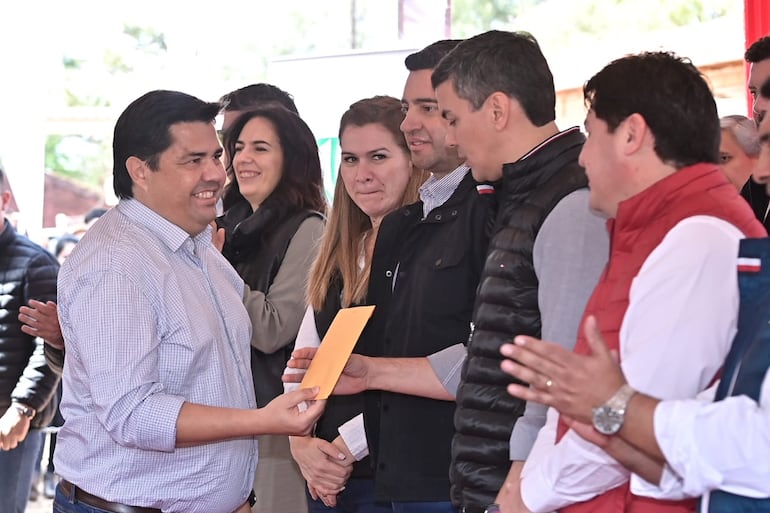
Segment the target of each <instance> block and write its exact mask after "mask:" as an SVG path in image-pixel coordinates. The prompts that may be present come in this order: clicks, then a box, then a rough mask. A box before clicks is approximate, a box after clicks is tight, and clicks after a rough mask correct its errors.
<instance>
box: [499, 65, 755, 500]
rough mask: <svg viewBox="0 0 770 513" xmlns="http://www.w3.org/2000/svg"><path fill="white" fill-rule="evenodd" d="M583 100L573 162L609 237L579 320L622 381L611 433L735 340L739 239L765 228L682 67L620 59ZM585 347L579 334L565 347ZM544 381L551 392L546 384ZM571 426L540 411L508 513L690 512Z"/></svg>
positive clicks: (601, 424) (716, 362)
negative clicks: (642, 397)
mask: <svg viewBox="0 0 770 513" xmlns="http://www.w3.org/2000/svg"><path fill="white" fill-rule="evenodd" d="M584 96H585V99H586V102H587V105H588V107H589V110H588V115H587V117H586V122H585V128H586V131H587V133H588V137H587V141H586V143H585V145H584V147H583V150H582V153H581V155H580V162H581V164H582V165H583V166H584V167H585V168H586V173H587V175H588V178H589V184H590V189H591V196H590V203H591V206H592V208H594V209H595V210H597V211H599V212H601V213H603V214H604V215H606V216H607V217H608V218H609V221H608V230H609V233H610V237H611V246H610V248H611V249H610V258H609V261H608V264H607V267H606V268H605V270H604V272H603V274H602V276H601V278H600V280H599V283H598V284H597V286H596V289H595V290H594V293H593V295H592V296H591V299H589V302H588V304H587V306H586V310H585V314H584V317H586V318H587V317H588V316H593V317H594V318H595V319H596V322H597V324H598V328H599V330H600V332H601V335H602V336H603V337H604V340H605V341H606V342H607V345H608V346H609V348H610V349H612V350H614V351H616V352H617V354H618V356H619V359H620V366H621V367H622V369H623V372H624V374H625V376H626V377H627V380H628V384H629V385H630V386H624V387H620V388H619V389H618V390H617V392H616V393H615V394H614V395H612V397H609V398H608V399H607V401H606V403H605V404H603V406H602V407H601V408H598V409H597V414H596V415H595V416H594V418H593V422H594V426H595V427H596V429H598V430H599V431H601V432H602V433H604V434H606V435H611V434H614V433H616V432H617V431H618V430H619V428H620V426H621V425H622V418H623V412H624V411H625V408H626V406H627V403H628V400H629V398H630V397H631V396H632V395H633V394H634V391H640V392H643V393H645V394H649V395H651V396H654V397H661V398H665V399H677V398H685V397H693V396H695V395H696V394H697V393H699V392H700V391H702V390H704V389H705V388H707V387H708V385H709V384H710V383H711V382H713V380H714V379H715V377H716V374H717V372H718V371H719V369H720V367H721V365H722V362H723V360H724V357H725V355H726V354H727V351H728V349H729V344H730V341H731V340H732V338H733V336H734V335H735V333H736V321H737V313H738V298H739V290H738V281H737V277H736V273H735V256H736V255H737V254H738V246H739V243H740V241H741V239H743V238H744V237H760V236H764V235H765V230H764V229H763V227H762V226H761V224H760V223H759V222H758V221H757V220H756V218H755V217H754V214H753V212H752V211H751V209H750V207H749V206H748V205H747V204H746V202H745V201H743V200H742V199H741V197H740V196H739V195H738V193H737V191H736V190H735V189H734V188H731V187H730V186H729V183H728V182H727V180H726V178H724V176H723V175H722V174H720V172H719V170H718V168H717V167H716V165H715V163H716V162H717V161H718V157H719V152H718V146H719V137H720V133H719V130H720V129H719V119H718V115H717V110H716V105H715V103H714V98H713V96H712V94H711V91H710V90H709V87H708V85H707V83H706V82H705V80H704V79H703V77H702V75H701V74H700V72H699V71H698V70H697V69H696V68H695V67H694V66H693V65H692V64H691V63H690V62H689V61H686V60H683V59H680V58H678V57H676V56H674V55H672V54H670V53H664V52H655V53H643V54H639V55H633V56H628V57H624V58H621V59H618V60H616V61H614V62H612V63H610V64H609V65H607V66H606V67H605V68H604V69H603V70H602V71H600V72H599V73H598V74H596V75H595V76H594V77H593V78H591V79H590V80H589V81H588V82H587V83H586V85H585V87H584ZM588 351H589V348H588V344H587V341H586V339H585V337H583V336H581V335H579V336H578V341H577V345H576V347H575V352H576V353H578V354H584V353H587V352H588ZM565 372H566V373H567V374H569V373H570V372H571V369H570V368H568V369H567V370H566V371H565ZM576 372H577V371H576ZM542 386H545V387H546V388H557V387H561V386H562V385H561V384H560V383H559V382H558V381H557V380H556V378H555V377H550V376H548V377H547V378H546V379H545V380H544V381H543V383H542ZM568 426H569V424H568V421H567V420H566V419H565V418H560V417H559V415H558V413H557V412H556V411H555V410H553V409H551V410H550V411H549V414H548V420H547V421H546V425H545V426H544V427H543V429H541V431H540V433H539V434H538V438H537V441H536V442H535V446H534V447H533V449H532V452H531V453H530V456H529V459H528V460H527V462H526V464H525V465H524V469H523V470H522V473H521V479H520V482H519V483H506V485H505V486H509V487H513V488H515V487H516V486H517V485H520V496H521V502H520V503H518V504H514V505H513V508H511V509H510V510H511V511H515V510H516V507H517V506H518V507H519V509H522V508H528V509H529V510H531V511H533V512H543V513H545V512H549V511H554V510H560V511H562V512H582V511H586V512H587V511H591V512H600V513H603V512H625V511H628V512H634V513H639V512H641V513H644V512H680V511H681V512H684V511H692V510H694V507H695V504H694V501H692V500H690V501H670V500H667V499H664V497H666V494H665V493H664V491H661V490H660V489H658V487H657V485H656V484H653V483H650V482H648V481H646V480H644V479H642V478H640V477H638V476H637V475H632V474H631V472H630V471H629V470H628V469H627V468H626V467H624V466H623V465H622V464H621V463H619V462H618V461H616V460H615V459H613V458H612V457H611V456H610V455H609V454H607V453H606V452H605V451H604V450H602V448H601V447H599V446H597V445H595V444H593V443H591V442H589V441H587V440H585V439H584V438H582V437H581V436H580V435H579V434H578V433H576V432H575V431H573V430H570V429H569V427H568ZM650 463H651V462H649V461H646V460H645V461H641V462H639V464H640V465H641V466H642V467H644V468H647V467H648V465H649V464H650ZM643 475H645V474H643ZM648 477H650V476H649V475H648ZM504 506H507V505H504ZM503 510H504V511H508V510H507V509H505V507H504V508H503Z"/></svg>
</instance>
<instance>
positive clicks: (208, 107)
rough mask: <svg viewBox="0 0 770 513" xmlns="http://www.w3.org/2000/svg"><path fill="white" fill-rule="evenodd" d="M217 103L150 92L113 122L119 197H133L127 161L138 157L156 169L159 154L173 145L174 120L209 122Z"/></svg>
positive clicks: (115, 184)
mask: <svg viewBox="0 0 770 513" xmlns="http://www.w3.org/2000/svg"><path fill="white" fill-rule="evenodd" d="M221 107H222V106H221V104H220V103H209V102H204V101H203V100H199V99H198V98H196V97H194V96H191V95H189V94H185V93H180V92H178V91H164V90H157V91H150V92H149V93H146V94H144V95H143V96H141V97H139V98H137V99H136V100H134V101H133V102H131V104H130V105H129V106H128V107H126V110H124V111H123V113H122V114H121V115H120V117H119V118H118V121H117V122H116V123H115V133H114V135H113V139H112V155H113V157H112V159H113V162H112V174H113V182H112V184H113V189H114V190H115V195H116V196H117V197H118V198H121V199H126V198H133V197H134V192H133V190H132V187H133V181H132V180H131V176H130V175H129V174H128V169H127V168H126V161H127V160H128V158H129V157H137V158H138V159H141V160H143V161H145V162H146V163H147V166H148V167H149V168H150V169H151V170H153V171H156V170H157V169H158V164H159V159H160V154H161V153H163V152H164V151H166V150H167V149H168V148H169V147H170V146H171V145H172V144H173V142H174V141H173V139H172V137H171V131H170V129H171V126H172V125H175V124H177V123H190V122H202V123H211V124H212V126H213V123H214V119H215V118H216V117H217V114H219V111H220V110H221Z"/></svg>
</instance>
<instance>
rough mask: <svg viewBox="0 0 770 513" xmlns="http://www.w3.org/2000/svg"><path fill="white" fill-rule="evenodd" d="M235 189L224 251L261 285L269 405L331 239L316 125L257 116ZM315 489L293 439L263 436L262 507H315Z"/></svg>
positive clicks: (233, 153) (230, 143)
mask: <svg viewBox="0 0 770 513" xmlns="http://www.w3.org/2000/svg"><path fill="white" fill-rule="evenodd" d="M224 146H225V152H226V156H227V161H228V162H230V166H229V168H228V170H227V172H228V177H229V179H230V180H229V183H228V185H227V187H226V189H225V193H224V198H223V204H224V208H225V213H224V215H223V216H221V217H220V218H219V219H218V220H217V223H218V225H219V226H220V227H222V228H224V230H225V241H224V247H223V249H222V253H223V254H224V256H225V257H226V258H227V259H228V260H229V261H230V263H232V264H233V267H235V269H236V270H237V271H238V273H239V274H240V275H241V277H242V278H243V280H244V281H245V282H246V284H247V285H248V286H249V287H250V288H251V292H247V293H246V295H245V297H244V303H245V304H246V308H247V310H248V311H249V315H250V317H251V322H252V325H253V328H252V337H251V345H252V351H251V369H252V373H253V379H254V390H255V392H256V396H257V404H258V405H259V406H260V407H261V406H263V405H265V404H267V403H268V402H270V400H272V399H273V398H274V397H276V396H277V395H279V394H281V393H282V392H283V384H282V382H281V375H282V374H283V370H284V367H285V366H286V361H287V360H288V358H289V356H290V355H291V351H292V349H293V347H294V339H295V337H296V336H297V330H298V329H299V325H300V322H301V321H302V315H303V312H304V310H305V295H304V291H305V288H306V283H307V274H308V269H309V268H310V265H311V264H312V262H313V259H314V257H315V254H316V251H317V246H318V241H319V240H320V238H321V235H322V233H323V223H324V221H323V213H324V211H325V209H326V200H325V197H324V194H323V183H322V174H321V163H320V160H319V157H318V146H317V145H316V142H315V137H314V136H313V133H312V132H311V131H310V128H308V126H307V125H306V124H305V122H304V121H302V120H301V119H300V118H299V117H298V116H297V115H295V114H294V113H292V112H290V111H288V110H286V109H284V108H282V107H280V106H265V107H260V108H258V109H255V110H251V111H247V112H245V113H244V114H243V115H241V116H240V117H239V118H238V119H237V120H236V121H235V122H234V123H233V124H232V125H231V127H230V128H229V129H228V130H227V132H226V134H225V140H224ZM304 488H305V484H304V481H303V479H302V476H301V474H300V472H299V469H298V468H297V466H296V464H295V463H294V461H293V460H292V458H291V455H290V451H289V443H288V439H287V437H285V436H272V435H265V436H260V437H259V465H258V467H257V474H256V477H255V492H256V496H257V506H256V508H257V509H256V510H255V511H264V512H268V511H269V512H274V511H286V512H289V513H291V512H295V511H301V510H303V509H304V508H305V493H304Z"/></svg>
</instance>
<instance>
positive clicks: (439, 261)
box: [436, 258, 443, 267]
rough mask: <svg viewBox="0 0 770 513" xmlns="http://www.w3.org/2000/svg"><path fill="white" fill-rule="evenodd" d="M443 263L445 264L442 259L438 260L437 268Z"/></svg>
mask: <svg viewBox="0 0 770 513" xmlns="http://www.w3.org/2000/svg"><path fill="white" fill-rule="evenodd" d="M442 262H443V260H442V259H440V258H439V259H438V260H436V267H438V266H440V265H441V263H442Z"/></svg>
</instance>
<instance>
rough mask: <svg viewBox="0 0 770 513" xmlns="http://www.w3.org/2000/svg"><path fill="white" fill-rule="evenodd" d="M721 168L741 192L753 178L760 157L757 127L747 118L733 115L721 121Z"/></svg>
mask: <svg viewBox="0 0 770 513" xmlns="http://www.w3.org/2000/svg"><path fill="white" fill-rule="evenodd" d="M719 126H720V127H721V128H722V136H721V139H720V141H719V168H720V169H721V170H722V172H723V173H724V174H725V175H727V179H728V180H730V183H732V184H733V185H735V187H737V189H738V190H739V191H740V190H742V189H743V188H744V187H745V186H746V182H748V181H749V179H750V178H751V172H752V171H753V170H754V166H755V165H756V163H757V157H758V156H759V137H758V136H757V126H756V124H755V123H754V121H752V120H751V119H749V118H747V117H746V116H741V115H738V114H733V115H730V116H724V117H722V118H720V120H719Z"/></svg>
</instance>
